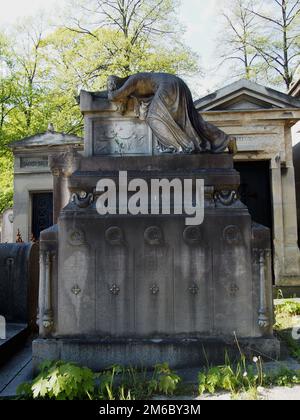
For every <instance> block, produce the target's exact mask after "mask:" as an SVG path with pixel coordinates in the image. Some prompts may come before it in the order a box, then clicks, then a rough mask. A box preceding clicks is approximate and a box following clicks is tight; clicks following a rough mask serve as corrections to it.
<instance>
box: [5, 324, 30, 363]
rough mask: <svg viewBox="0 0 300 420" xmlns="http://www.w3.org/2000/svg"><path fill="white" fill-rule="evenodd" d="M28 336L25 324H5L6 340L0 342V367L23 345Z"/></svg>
mask: <svg viewBox="0 0 300 420" xmlns="http://www.w3.org/2000/svg"><path fill="white" fill-rule="evenodd" d="M28 335H29V329H28V326H27V324H16V323H7V324H6V339H5V340H0V366H1V365H2V364H4V363H5V362H6V361H7V360H8V359H9V358H10V357H11V356H12V355H13V354H14V353H16V352H17V351H18V350H19V349H20V348H22V346H23V345H24V344H25V342H26V339H27V338H28Z"/></svg>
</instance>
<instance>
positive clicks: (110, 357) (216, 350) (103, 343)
mask: <svg viewBox="0 0 300 420" xmlns="http://www.w3.org/2000/svg"><path fill="white" fill-rule="evenodd" d="M239 345H240V348H241V350H242V351H243V352H244V354H245V355H247V356H248V357H250V358H251V357H253V356H261V355H262V354H263V355H266V356H265V357H263V358H265V359H266V360H268V357H270V358H271V359H272V360H277V359H278V358H279V357H280V344H279V341H278V340H276V339H274V338H260V339H241V340H239ZM226 352H227V355H228V356H229V357H231V358H234V357H236V356H237V355H239V353H238V348H237V345H236V343H235V341H234V339H231V340H223V339H215V338H210V337H203V338H201V339H182V340H174V339H164V340H105V339H91V338H88V337H87V338H85V339H83V340H78V339H74V340H70V339H60V340H54V339H47V340H41V339H39V340H36V341H34V342H33V361H32V363H33V370H34V372H36V373H37V372H38V367H39V365H40V364H41V363H42V362H43V361H44V360H65V361H73V362H77V363H79V364H80V365H82V366H87V367H89V368H90V369H93V370H94V371H96V372H99V371H100V370H102V369H105V368H107V367H109V366H112V365H114V364H119V365H122V366H136V367H142V368H153V367H154V366H155V365H156V364H157V363H168V364H169V366H170V367H171V368H176V369H178V368H192V367H200V366H204V365H205V366H206V365H207V360H208V361H209V362H210V363H212V364H216V363H224V360H225V354H226Z"/></svg>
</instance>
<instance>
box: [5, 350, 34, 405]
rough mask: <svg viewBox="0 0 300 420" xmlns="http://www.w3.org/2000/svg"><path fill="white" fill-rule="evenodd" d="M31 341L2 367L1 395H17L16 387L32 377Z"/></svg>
mask: <svg viewBox="0 0 300 420" xmlns="http://www.w3.org/2000/svg"><path fill="white" fill-rule="evenodd" d="M31 359H32V351H31V342H28V343H27V344H26V346H25V347H24V348H23V349H22V350H21V351H19V352H18V353H16V354H15V355H14V356H13V357H12V358H11V359H10V360H9V361H8V362H7V363H6V364H5V365H3V366H1V367H0V397H8V396H13V395H16V389H17V387H18V386H19V385H20V384H21V383H24V382H26V381H28V380H30V379H31V377H32V372H31Z"/></svg>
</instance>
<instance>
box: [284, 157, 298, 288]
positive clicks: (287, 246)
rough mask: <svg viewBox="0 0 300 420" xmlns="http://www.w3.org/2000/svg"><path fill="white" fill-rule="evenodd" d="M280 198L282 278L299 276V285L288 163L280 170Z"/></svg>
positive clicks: (291, 176) (290, 166) (291, 177)
mask: <svg viewBox="0 0 300 420" xmlns="http://www.w3.org/2000/svg"><path fill="white" fill-rule="evenodd" d="M282 198H283V226H284V277H294V276H299V279H298V284H300V270H299V268H300V266H299V257H300V254H299V248H298V231H297V206H296V190H295V171H294V166H293V163H292V162H289V163H288V164H287V166H286V167H284V168H282ZM295 280H296V283H295V284H297V279H295ZM289 284H290V279H289Z"/></svg>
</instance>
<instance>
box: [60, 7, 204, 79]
mask: <svg viewBox="0 0 300 420" xmlns="http://www.w3.org/2000/svg"><path fill="white" fill-rule="evenodd" d="M73 3H74V2H73ZM75 3H77V4H79V7H80V11H81V15H82V12H85V13H86V14H87V16H86V19H85V22H82V21H81V20H80V19H78V18H75V17H73V18H72V19H71V23H72V24H73V25H69V26H68V29H70V30H72V31H74V32H76V33H78V34H81V35H86V36H88V37H92V38H94V40H96V41H98V42H99V43H100V46H101V44H102V42H101V41H102V37H103V31H102V29H105V30H106V31H107V32H106V36H104V38H106V40H107V39H108V37H107V35H108V34H110V38H111V39H110V40H109V42H107V43H106V45H105V46H104V48H106V53H107V59H108V63H109V62H110V61H111V60H112V61H113V62H115V63H116V64H117V65H116V66H115V67H116V71H115V72H116V73H117V74H118V75H119V76H128V75H129V74H131V73H133V72H135V71H143V70H149V71H158V70H159V69H160V70H161V71H165V69H166V67H167V68H170V67H171V71H172V72H176V71H177V72H180V71H184V72H189V73H192V72H197V71H199V68H198V66H197V57H196V56H195V55H193V54H192V53H191V51H190V50H189V49H188V48H187V47H186V46H185V45H184V44H183V43H182V42H180V40H179V38H180V36H179V34H182V31H181V28H180V25H179V24H178V23H177V19H176V13H175V11H176V7H177V6H178V1H177V0H109V1H108V0H85V1H81V2H80V3H78V1H75ZM91 17H92V20H93V21H92V23H91V22H90V20H91ZM174 28H176V31H174ZM161 35H164V36H163V37H162V36H161ZM99 50H100V48H99ZM147 56H149V57H150V60H149V66H147ZM116 57H117V60H116ZM154 57H155V61H156V62H157V64H156V65H155V66H153V64H154V60H153V58H154ZM168 58H170V60H169V61H170V63H171V62H172V65H171V66H170V65H168V64H167V65H166V66H163V67H161V68H160V64H163V63H166V61H168ZM183 58H184V59H185V60H186V65H185V64H184V60H183ZM176 59H177V61H178V65H177V66H175V61H176ZM159 63H160V64H159ZM99 70H100V71H102V70H105V69H103V65H102V63H101V64H100V68H99ZM94 71H96V72H97V67H96V68H94Z"/></svg>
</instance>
